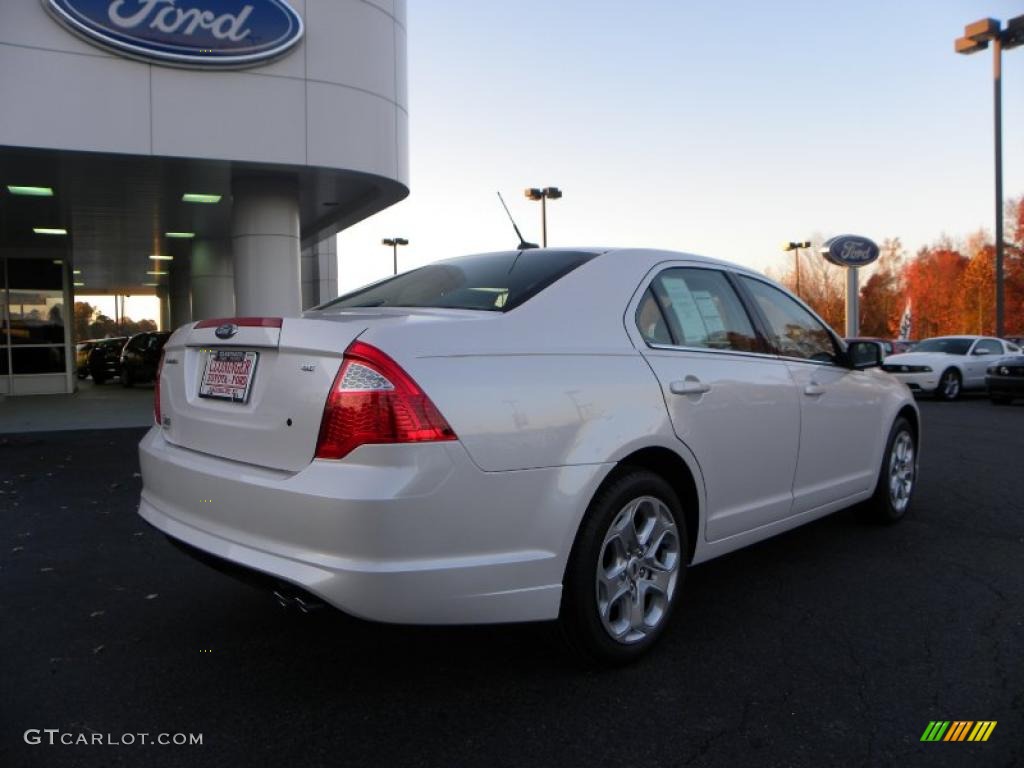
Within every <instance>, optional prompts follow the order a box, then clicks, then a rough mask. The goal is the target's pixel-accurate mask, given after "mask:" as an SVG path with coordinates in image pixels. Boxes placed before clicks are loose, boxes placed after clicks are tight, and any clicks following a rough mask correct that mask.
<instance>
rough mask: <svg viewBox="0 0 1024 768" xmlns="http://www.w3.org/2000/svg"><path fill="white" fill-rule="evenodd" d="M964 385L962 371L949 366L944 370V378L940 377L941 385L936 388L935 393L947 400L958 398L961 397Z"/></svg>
mask: <svg viewBox="0 0 1024 768" xmlns="http://www.w3.org/2000/svg"><path fill="white" fill-rule="evenodd" d="M962 386H963V382H962V381H961V379H960V371H958V370H957V369H956V368H947V369H946V370H945V371H944V372H943V374H942V378H940V379H939V387H938V389H936V390H935V394H937V395H938V396H939V397H940V398H941V399H943V400H946V401H950V400H956V399H957V398H958V397H960V390H961V388H962Z"/></svg>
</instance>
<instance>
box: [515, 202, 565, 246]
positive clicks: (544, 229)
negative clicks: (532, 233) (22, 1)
mask: <svg viewBox="0 0 1024 768" xmlns="http://www.w3.org/2000/svg"><path fill="white" fill-rule="evenodd" d="M524 192H525V194H526V196H527V197H528V198H529V199H530V200H540V228H541V243H542V244H543V245H544V247H545V248H547V247H548V200H557V199H558V198H560V197H561V196H562V190H560V189H559V188H558V187H544V188H543V189H538V188H537V187H529V188H528V189H526V190H524Z"/></svg>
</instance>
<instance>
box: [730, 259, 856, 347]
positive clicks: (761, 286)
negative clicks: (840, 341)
mask: <svg viewBox="0 0 1024 768" xmlns="http://www.w3.org/2000/svg"><path fill="white" fill-rule="evenodd" d="M740 279H741V280H743V284H744V285H745V286H746V287H747V290H749V291H750V293H751V294H753V296H754V301H756V302H757V306H758V308H759V309H760V310H761V314H763V315H764V317H765V320H767V322H768V332H769V333H770V334H771V342H772V343H773V344H774V345H775V348H776V349H778V350H779V354H780V355H784V356H785V357H796V358H801V359H804V360H814V361H815V362H819V363H836V362H837V361H838V358H839V350H838V349H836V345H835V342H834V341H833V339H832V334H831V333H829V331H828V329H827V328H826V327H825V326H824V325H823V324H822V323H821V322H820V321H819V320H818V319H817V318H816V317H814V315H812V314H811V313H810V312H808V311H807V310H806V309H804V308H803V307H802V306H800V304H798V303H797V302H796V301H795V300H794V299H793V298H792V297H790V296H787V295H786V294H785V293H783V292H782V291H780V290H779V289H778V288H774V287H772V286H770V285H768V284H767V283H763V282H761V281H760V280H755V279H754V278H751V277H747V276H745V275H742V276H741V278H740Z"/></svg>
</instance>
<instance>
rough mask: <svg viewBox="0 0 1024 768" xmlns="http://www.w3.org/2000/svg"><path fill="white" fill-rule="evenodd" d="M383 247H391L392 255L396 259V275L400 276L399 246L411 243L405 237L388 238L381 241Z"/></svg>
mask: <svg viewBox="0 0 1024 768" xmlns="http://www.w3.org/2000/svg"><path fill="white" fill-rule="evenodd" d="M380 244H381V245H389V246H391V251H392V255H393V258H394V270H395V271H394V274H396V275H397V274H398V246H400V245H408V244H409V241H408V240H406V239H405V238H404V237H386V238H384V239H383V240H381V241H380Z"/></svg>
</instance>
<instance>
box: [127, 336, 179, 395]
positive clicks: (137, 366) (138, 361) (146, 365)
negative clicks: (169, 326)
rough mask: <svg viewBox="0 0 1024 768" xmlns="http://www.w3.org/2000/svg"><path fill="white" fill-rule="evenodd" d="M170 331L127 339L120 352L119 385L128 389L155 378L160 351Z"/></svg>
mask: <svg viewBox="0 0 1024 768" xmlns="http://www.w3.org/2000/svg"><path fill="white" fill-rule="evenodd" d="M170 336H171V333H170V331H146V332H145V333H137V334H135V335H134V336H132V337H131V338H130V339H128V343H127V344H125V345H124V349H123V350H121V385H122V386H125V387H130V386H132V385H133V384H140V383H142V382H146V381H153V379H155V378H156V369H157V366H158V365H159V364H160V350H162V349H163V348H164V344H166V343H167V339H169V338H170Z"/></svg>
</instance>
